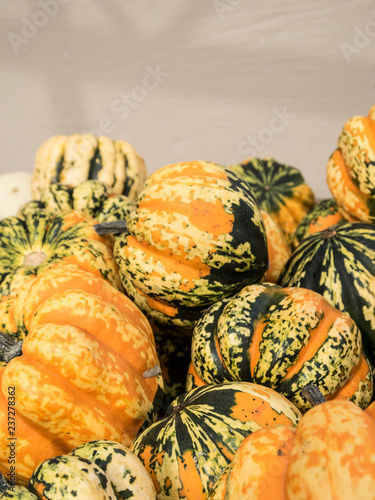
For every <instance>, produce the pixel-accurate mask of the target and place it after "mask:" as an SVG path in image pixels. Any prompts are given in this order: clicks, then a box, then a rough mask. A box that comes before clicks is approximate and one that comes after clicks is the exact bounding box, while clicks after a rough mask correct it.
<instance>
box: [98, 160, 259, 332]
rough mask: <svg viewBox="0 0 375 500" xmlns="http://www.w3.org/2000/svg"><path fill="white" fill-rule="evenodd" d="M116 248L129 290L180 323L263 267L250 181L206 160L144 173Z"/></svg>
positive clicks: (149, 308)
mask: <svg viewBox="0 0 375 500" xmlns="http://www.w3.org/2000/svg"><path fill="white" fill-rule="evenodd" d="M100 228H101V225H98V226H96V230H97V231H100ZM114 256H115V259H116V262H117V264H118V267H119V270H120V276H121V281H122V284H123V286H124V289H125V291H126V293H127V294H128V295H129V296H130V297H131V299H132V300H133V301H134V302H135V303H136V304H137V305H138V307H139V308H140V309H142V310H143V311H144V313H145V314H146V315H147V316H148V318H149V319H151V320H153V321H155V322H157V323H164V324H171V325H175V326H181V327H184V328H191V327H192V326H193V325H194V324H195V322H196V321H197V319H198V317H199V315H200V313H201V311H202V310H203V309H205V308H207V306H209V305H211V304H213V303H214V302H215V301H216V300H218V299H220V298H222V297H225V296H228V295H231V294H232V293H234V292H236V291H237V290H239V289H240V288H241V287H242V286H243V285H244V284H249V283H254V282H257V281H259V280H260V279H261V277H262V276H263V275H264V273H265V271H266V270H267V268H268V255H267V241H266V233H265V228H264V223H263V219H262V215H261V213H260V210H259V208H258V205H257V202H256V200H255V198H254V196H253V194H252V192H251V189H250V187H249V185H248V184H247V183H246V182H245V181H244V180H243V179H242V178H241V177H240V176H239V175H237V174H236V173H234V172H232V171H231V170H229V169H227V168H225V167H223V166H222V165H217V164H215V163H210V162H204V161H191V162H183V163H177V164H173V165H167V166H165V167H163V168H160V169H159V170H157V171H156V172H154V173H153V174H151V175H150V176H149V177H148V179H147V180H146V182H145V185H144V188H143V190H142V191H141V193H140V194H139V196H138V198H137V200H136V207H135V210H133V211H132V212H131V213H130V214H129V216H128V217H127V219H126V228H125V230H124V232H122V233H120V234H118V235H116V236H115V244H114Z"/></svg>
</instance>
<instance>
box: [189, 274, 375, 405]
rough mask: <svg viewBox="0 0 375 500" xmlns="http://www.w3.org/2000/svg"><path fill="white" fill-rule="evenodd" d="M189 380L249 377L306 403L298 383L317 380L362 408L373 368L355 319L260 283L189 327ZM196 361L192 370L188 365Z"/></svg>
mask: <svg viewBox="0 0 375 500" xmlns="http://www.w3.org/2000/svg"><path fill="white" fill-rule="evenodd" d="M192 365H193V367H190V369H189V374H188V376H187V389H190V388H191V387H192V384H195V383H199V384H200V383H201V381H203V382H204V383H206V384H220V383H223V382H225V381H247V382H253V383H256V384H261V385H264V386H267V387H270V388H271V389H273V390H275V391H277V392H279V393H280V394H282V395H283V396H285V397H286V398H288V399H289V400H290V401H291V402H292V403H293V404H294V405H295V406H297V407H298V408H299V409H300V411H302V412H305V411H307V410H308V409H309V406H308V402H307V401H306V400H305V399H304V398H302V397H301V389H302V388H303V387H304V386H305V385H306V384H307V383H311V384H315V385H316V386H317V387H318V388H319V389H320V391H321V392H322V393H323V394H324V396H325V397H326V398H327V399H328V398H349V399H351V400H353V401H354V402H355V403H356V404H358V405H359V406H361V407H363V408H366V407H367V406H368V405H369V404H370V402H371V398H372V396H373V377H372V375H373V374H372V369H371V366H370V364H369V362H368V360H367V358H366V357H365V356H364V354H363V352H362V338H361V334H360V331H359V329H358V328H357V326H356V324H355V323H354V321H353V320H352V319H351V318H350V317H349V316H348V315H347V314H344V313H342V312H341V311H339V310H338V309H335V308H334V307H333V306H332V305H331V304H330V303H329V302H328V301H327V300H326V299H325V298H324V297H323V296H322V295H320V294H318V293H316V292H313V291H312V290H309V289H304V288H300V287H285V288H281V287H280V286H277V285H275V284H271V283H263V284H257V285H249V286H247V287H244V288H243V289H242V290H241V291H240V292H238V293H237V294H236V295H234V296H232V297H229V298H226V299H223V300H222V301H218V302H217V303H216V304H214V305H213V306H211V307H210V308H209V309H208V311H207V312H206V313H205V314H204V315H202V317H201V319H200V320H199V322H198V324H197V325H196V327H195V328H194V331H193V340H192ZM193 368H194V369H193Z"/></svg>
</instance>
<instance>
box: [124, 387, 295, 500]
mask: <svg viewBox="0 0 375 500" xmlns="http://www.w3.org/2000/svg"><path fill="white" fill-rule="evenodd" d="M300 417H301V414H300V412H299V411H298V410H297V408H296V407H295V406H294V405H292V404H291V403H290V402H289V401H288V400H286V399H285V398H283V397H282V396H280V395H279V394H278V393H276V392H275V391H273V390H271V389H268V388H267V387H263V386H259V385H256V384H251V383H246V382H238V383H237V382H229V383H225V384H218V385H206V386H202V387H198V388H195V389H193V390H191V391H189V392H187V393H185V394H182V395H181V396H179V397H178V398H176V399H175V400H174V401H173V402H172V404H171V405H170V407H169V408H168V410H167V413H166V416H165V418H164V419H162V420H160V421H159V422H155V423H154V424H152V425H150V426H149V427H148V428H147V429H146V430H144V431H143V432H142V433H141V434H139V435H138V436H137V437H136V438H135V440H134V441H133V443H132V445H131V447H130V449H131V450H132V451H133V452H134V453H135V454H136V455H137V456H138V457H139V458H140V459H141V461H142V462H143V464H144V465H145V467H146V470H147V471H148V472H149V474H150V475H151V478H152V479H153V482H154V485H155V489H156V493H157V497H158V499H164V498H165V499H166V498H170V499H171V500H205V499H206V498H207V495H208V492H209V490H210V489H211V488H212V486H213V484H214V483H215V482H216V480H217V479H218V477H219V476H220V475H221V473H222V472H223V471H224V469H225V468H226V467H227V465H228V464H229V463H230V462H231V461H232V459H233V457H234V454H235V452H236V450H237V449H238V447H239V446H240V444H241V442H242V441H243V440H244V438H245V437H246V436H248V435H249V434H250V433H252V432H254V431H256V430H257V429H260V428H267V427H271V426H274V425H291V426H295V425H296V424H297V422H298V421H299V419H300Z"/></svg>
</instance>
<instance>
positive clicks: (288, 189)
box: [229, 158, 315, 244]
mask: <svg viewBox="0 0 375 500" xmlns="http://www.w3.org/2000/svg"><path fill="white" fill-rule="evenodd" d="M229 168H230V169H231V170H233V171H235V172H237V173H238V174H240V175H241V176H242V177H243V178H244V179H245V180H246V182H248V183H249V185H250V187H251V189H252V191H253V193H254V196H255V198H256V199H257V201H258V203H259V205H260V207H261V208H262V209H263V210H265V211H266V212H267V213H268V214H270V215H271V216H272V217H273V218H274V219H275V221H276V222H277V223H278V224H279V226H280V227H281V229H282V230H283V231H284V234H285V237H286V240H287V242H288V244H290V242H291V238H292V236H293V233H294V231H295V230H296V228H297V226H298V224H299V222H300V221H301V219H302V217H303V216H304V215H305V213H306V212H308V211H309V210H311V208H312V207H313V206H314V204H315V195H314V193H313V191H312V189H311V188H310V187H309V186H308V185H307V184H306V182H305V179H304V177H303V175H302V172H301V171H300V170H299V169H298V168H296V167H292V166H291V165H287V164H285V163H279V162H278V161H276V160H275V159H274V158H264V159H261V158H248V159H247V160H245V161H243V162H242V163H239V164H236V165H231V166H230V167H229Z"/></svg>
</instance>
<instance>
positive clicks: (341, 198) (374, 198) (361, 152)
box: [327, 105, 375, 223]
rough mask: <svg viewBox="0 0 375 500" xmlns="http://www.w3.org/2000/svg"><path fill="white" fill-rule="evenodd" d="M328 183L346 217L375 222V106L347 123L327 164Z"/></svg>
mask: <svg viewBox="0 0 375 500" xmlns="http://www.w3.org/2000/svg"><path fill="white" fill-rule="evenodd" d="M327 184H328V187H329V189H330V191H331V193H332V196H333V197H334V198H335V200H336V202H337V205H338V206H339V209H340V211H341V213H342V214H343V216H344V217H345V219H347V220H351V221H356V220H358V221H361V222H367V223H374V222H375V105H374V106H372V107H371V108H370V110H369V112H368V115H367V116H359V115H357V116H353V117H352V118H350V119H349V120H347V122H346V123H345V124H344V126H343V128H342V130H341V133H340V135H339V137H338V141H337V148H336V149H335V151H334V152H333V153H332V155H331V156H330V158H329V160H328V163H327Z"/></svg>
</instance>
